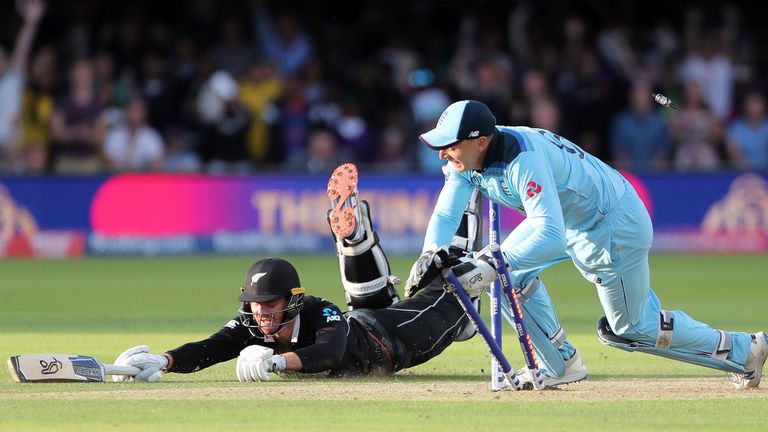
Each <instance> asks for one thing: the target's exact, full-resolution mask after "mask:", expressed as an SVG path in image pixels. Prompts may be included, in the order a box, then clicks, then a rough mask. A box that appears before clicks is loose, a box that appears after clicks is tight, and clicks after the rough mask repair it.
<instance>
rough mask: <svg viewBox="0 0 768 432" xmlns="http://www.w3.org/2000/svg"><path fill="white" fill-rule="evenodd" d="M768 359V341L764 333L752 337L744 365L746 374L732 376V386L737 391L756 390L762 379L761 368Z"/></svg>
mask: <svg viewBox="0 0 768 432" xmlns="http://www.w3.org/2000/svg"><path fill="white" fill-rule="evenodd" d="M766 358H768V339H766V335H765V333H764V332H759V333H754V334H753V335H752V345H751V346H750V347H749V356H747V362H746V363H744V369H746V371H747V373H743V374H742V373H735V374H733V385H735V386H736V388H739V389H745V388H756V387H757V386H759V385H760V379H761V378H762V377H763V366H765V359H766Z"/></svg>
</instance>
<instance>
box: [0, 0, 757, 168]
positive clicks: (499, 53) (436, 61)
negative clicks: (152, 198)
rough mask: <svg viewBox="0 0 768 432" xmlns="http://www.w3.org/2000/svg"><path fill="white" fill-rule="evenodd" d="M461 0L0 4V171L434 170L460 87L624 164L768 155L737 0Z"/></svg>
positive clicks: (749, 163)
mask: <svg viewBox="0 0 768 432" xmlns="http://www.w3.org/2000/svg"><path fill="white" fill-rule="evenodd" d="M455 3H456V4H451V3H450V2H448V3H437V2H430V1H427V0H414V1H412V2H394V3H392V2H366V3H364V4H361V5H358V6H353V5H351V4H347V3H345V2H340V3H338V4H337V2H276V1H275V2H267V1H263V0H251V1H237V2H234V1H215V0H188V1H165V2H148V1H143V0H140V1H136V2H131V3H128V4H122V5H121V7H120V8H119V9H120V10H117V9H116V8H115V7H113V5H111V2H98V1H96V0H72V1H69V2H50V4H46V2H45V1H44V0H18V1H15V2H11V1H8V2H3V5H2V6H0V47H2V48H0V174H4V175H10V174H99V173H108V172H121V171H170V172H204V173H216V174H247V173H255V172H263V171H289V172H292V171H295V172H322V173H327V172H329V171H330V170H332V169H333V167H334V166H335V165H336V164H338V163H340V162H343V161H347V160H351V161H354V162H356V163H358V164H361V165H366V166H370V168H371V169H376V170H381V171H387V172H409V171H419V170H421V171H432V172H434V170H435V169H436V168H437V166H439V164H440V161H439V160H438V159H437V158H436V156H435V154H434V152H431V151H428V149H427V148H426V146H423V145H421V144H420V143H419V141H418V138H417V137H418V134H419V133H420V132H423V131H425V130H428V129H430V128H432V127H433V126H434V124H435V122H436V121H437V118H438V116H439V115H440V113H441V112H442V111H443V109H444V108H445V107H447V106H448V105H449V104H450V103H451V102H453V101H455V100H459V99H466V98H472V99H477V100H481V101H483V102H485V103H486V104H488V105H489V106H490V107H491V110H492V111H493V112H494V113H495V114H496V116H497V120H498V123H499V124H509V125H529V126H532V127H541V128H546V129H549V130H552V131H553V132H556V133H559V134H561V135H563V136H565V137H567V138H569V139H570V140H571V141H574V142H575V143H577V144H578V145H580V146H581V147H582V148H584V149H585V150H588V151H589V152H591V153H593V154H595V155H597V156H599V157H601V158H603V159H605V160H607V161H609V162H612V163H613V164H614V166H617V167H619V168H626V169H633V170H639V171H648V170H676V171H707V170H719V169H744V170H755V171H762V172H766V171H768V113H767V112H766V87H765V84H766V79H765V76H766V72H767V71H766V66H768V65H767V64H766V63H767V62H766V60H768V59H766V52H765V50H764V47H761V46H760V41H761V40H762V41H765V40H768V38H767V37H766V34H765V33H766V28H765V27H764V26H763V25H762V23H761V21H760V19H759V18H760V17H759V16H750V14H749V13H748V10H747V9H745V8H744V7H742V6H740V5H739V4H738V3H734V4H732V3H721V2H712V3H705V4H703V5H702V4H697V3H694V2H688V1H682V2H679V3H670V2H655V1H651V2H650V3H647V2H642V3H638V2H615V3H616V4H610V5H607V4H605V3H603V2H597V1H584V2H582V3H577V4H576V6H574V3H573V2H567V1H565V0H554V1H551V2H550V1H548V2H533V1H517V2H501V1H499V2H492V1H481V2H464V3H462V2H455ZM659 92H660V93H663V94H664V95H666V96H667V97H669V98H670V99H672V100H673V102H674V103H675V104H676V105H677V106H679V108H678V109H673V108H666V107H662V106H660V105H658V104H656V103H655V102H654V101H653V97H652V96H651V94H652V93H659Z"/></svg>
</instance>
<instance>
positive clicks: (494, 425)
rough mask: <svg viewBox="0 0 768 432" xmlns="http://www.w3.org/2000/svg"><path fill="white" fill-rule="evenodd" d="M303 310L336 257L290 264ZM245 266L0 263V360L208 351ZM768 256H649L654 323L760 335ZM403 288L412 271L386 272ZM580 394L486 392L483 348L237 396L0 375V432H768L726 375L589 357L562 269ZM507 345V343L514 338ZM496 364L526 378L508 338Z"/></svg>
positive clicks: (558, 284) (580, 300)
mask: <svg viewBox="0 0 768 432" xmlns="http://www.w3.org/2000/svg"><path fill="white" fill-rule="evenodd" d="M289 259H290V260H291V261H292V262H294V264H295V265H296V267H297V268H298V269H299V273H300V275H301V279H302V282H303V284H304V286H306V287H307V289H308V292H309V293H310V294H312V295H319V296H324V297H326V298H328V299H330V300H331V301H334V302H336V303H337V304H343V294H342V291H341V286H340V283H339V282H338V270H337V267H336V264H335V261H334V258H333V257H327V256H322V257H289ZM251 260H252V259H251V257H195V258H154V259H123V258H102V259H99V258H89V259H84V260H80V261H0V357H2V358H3V361H4V359H5V358H7V357H8V356H10V355H14V354H29V353H36V352H64V353H75V354H87V355H95V356H97V357H98V358H100V359H101V360H102V361H105V362H111V361H112V360H113V359H114V357H115V356H116V355H117V354H118V353H120V352H121V351H122V350H124V349H125V348H128V347H131V346H134V345H139V344H149V345H150V346H151V347H152V349H153V351H154V352H158V353H159V352H162V351H164V350H166V349H170V348H173V347H176V346H177V345H180V344H182V343H184V342H187V341H190V340H197V339H201V338H204V337H206V336H208V335H209V334H211V333H213V332H214V331H216V330H217V329H218V328H219V327H221V326H222V325H223V324H224V323H225V322H226V321H227V320H228V319H229V318H231V317H232V316H234V315H235V314H236V310H237V306H238V305H237V302H236V297H237V295H238V289H239V286H240V283H241V281H242V277H243V275H244V273H245V271H246V269H247V268H248V266H249V264H250V263H251ZM767 262H768V260H767V259H766V257H765V256H743V257H741V256H737V257H734V256H655V257H653V258H652V262H651V268H652V272H651V273H652V280H653V285H654V287H655V289H656V291H657V293H658V294H659V297H660V298H661V299H662V302H663V305H664V307H665V308H666V309H683V310H685V311H686V312H688V313H689V314H691V315H692V316H694V317H695V318H697V319H700V320H702V321H705V322H708V323H710V324H712V325H714V326H716V327H720V328H725V329H738V330H748V331H750V332H753V331H757V330H761V329H768V319H767V315H766V313H765V310H766V309H765V305H766V304H768V271H767V270H766V263H767ZM392 266H393V271H394V272H395V273H396V274H399V275H400V276H403V277H405V276H407V273H408V270H409V267H410V259H392ZM545 281H546V283H547V287H548V288H549V291H550V294H551V295H552V297H553V300H554V301H555V304H556V305H557V307H558V312H559V315H560V319H561V322H562V323H563V325H564V327H565V329H566V331H567V332H568V334H569V337H570V339H571V340H572V341H573V342H574V343H575V344H576V345H577V346H578V347H579V348H580V350H581V352H582V356H583V357H584V360H585V362H586V364H587V366H588V367H589V370H590V376H589V380H588V381H585V382H583V383H578V384H574V385H571V386H568V387H566V388H565V389H564V390H558V391H546V392H502V393H491V392H489V391H488V387H489V372H488V369H489V368H488V365H489V358H488V353H487V349H486V348H485V347H484V346H483V345H482V342H481V341H480V339H479V338H474V339H472V340H471V341H469V342H464V343H457V344H454V345H452V346H451V347H449V348H448V350H446V352H445V353H444V354H443V355H441V356H439V357H437V358H436V359H434V360H432V361H430V362H428V363H427V364H425V365H422V366H419V367H416V368H413V369H409V370H406V371H402V372H400V373H398V374H397V375H396V376H395V377H394V378H392V379H387V380H381V379H378V380H372V379H359V380H327V379H318V378H309V379H296V378H289V379H282V380H281V379H279V378H276V379H275V380H273V381H272V382H269V383H238V382H236V381H235V377H234V361H230V362H227V363H223V364H219V365H216V366H214V367H211V368H209V369H206V370H204V371H202V372H199V373H196V374H190V375H180V374H168V375H166V376H165V378H164V379H163V381H161V382H159V383H155V384H141V383H107V384H95V383H94V384H69V383H68V384H25V385H21V384H16V383H14V382H13V381H12V380H11V377H10V374H9V373H8V371H7V370H6V369H5V368H4V367H1V368H0V431H2V432H5V431H21V430H41V431H42V430H45V431H51V430H72V431H82V430H114V431H120V430H157V431H175V430H222V431H228V432H231V431H232V430H233V427H238V426H246V427H249V428H251V429H261V428H264V427H274V428H278V427H279V428H298V429H301V430H329V429H332V430H347V429H353V428H360V427H363V428H365V429H366V430H424V429H426V428H439V429H440V430H490V429H502V428H503V429H509V428H515V429H518V430H523V429H527V428H535V429H536V430H569V431H573V430H610V429H619V428H620V429H621V430H622V431H626V430H659V429H661V430H669V429H675V430H696V431H700V430H729V429H731V430H765V429H766V422H765V419H764V416H763V415H762V412H763V411H764V409H765V407H766V403H768V386H767V387H766V388H761V389H758V390H756V391H737V390H735V389H733V388H732V387H731V384H730V383H729V382H728V381H727V378H726V376H725V374H724V373H721V372H718V371H714V370H709V369H704V368H698V367H695V366H690V365H686V364H683V363H679V362H673V361H669V360H664V359H660V358H656V357H652V356H647V355H642V354H630V353H625V352H622V351H619V350H616V349H612V348H608V347H605V346H602V345H600V344H599V343H598V342H597V338H596V336H595V333H594V325H595V322H596V320H597V318H598V317H599V316H600V315H601V309H600V305H599V302H598V299H597V296H596V294H595V292H594V287H593V286H591V285H590V284H588V283H587V282H586V281H585V280H584V279H582V278H581V276H580V275H579V274H578V272H577V271H576V270H575V269H574V268H573V266H571V265H570V264H560V265H558V266H556V267H554V268H552V269H551V270H548V271H547V273H546V275H545ZM510 333H511V332H510ZM505 344H506V345H505V346H506V347H507V348H506V349H505V352H507V354H508V358H509V359H510V361H511V362H512V363H513V364H517V365H522V357H521V356H520V354H519V352H518V351H517V347H516V342H515V340H514V338H513V337H512V336H511V334H510V336H508V337H507V338H505Z"/></svg>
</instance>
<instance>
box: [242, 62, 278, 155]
mask: <svg viewBox="0 0 768 432" xmlns="http://www.w3.org/2000/svg"><path fill="white" fill-rule="evenodd" d="M282 92H283V84H282V82H281V81H280V78H279V77H278V76H277V70H276V67H275V63H274V62H273V61H271V60H254V61H252V62H251V64H250V66H249V67H248V74H247V75H246V77H245V79H244V80H243V81H241V82H240V101H241V102H242V103H243V105H244V106H245V107H246V108H248V110H249V111H250V113H251V129H250V131H249V132H248V143H247V146H248V155H249V156H250V158H251V160H252V161H253V162H260V163H265V162H276V160H277V155H276V150H275V149H274V148H271V147H272V146H271V144H272V142H273V140H272V138H271V137H270V125H271V124H272V123H274V122H276V121H277V106H276V104H277V102H278V100H279V99H280V96H281V94H282Z"/></svg>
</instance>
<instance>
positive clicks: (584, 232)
mask: <svg viewBox="0 0 768 432" xmlns="http://www.w3.org/2000/svg"><path fill="white" fill-rule="evenodd" d="M420 139H421V140H422V141H423V142H424V144H426V145H427V146H429V147H430V148H431V149H433V150H437V151H438V152H439V157H440V159H445V160H446V161H447V162H448V163H447V170H446V175H445V184H444V186H443V188H442V191H441V192H440V195H439V197H438V200H437V203H436V205H435V209H434V212H433V214H432V217H431V219H430V221H429V225H428V227H427V232H426V236H425V239H424V247H423V253H422V256H421V257H420V258H419V260H418V261H417V263H416V264H415V265H414V268H413V270H412V271H411V277H410V278H409V280H408V281H407V282H406V287H405V288H406V296H407V295H408V294H411V293H414V292H418V290H419V289H420V288H421V287H422V286H424V278H423V277H422V274H423V273H424V271H423V269H424V268H425V267H429V265H430V260H432V259H433V257H435V256H437V255H439V252H438V251H445V250H446V248H447V247H448V246H449V245H450V244H451V241H452V238H453V236H454V232H455V231H456V228H457V227H458V226H459V223H460V220H461V216H462V213H463V212H464V210H465V207H466V206H467V203H468V201H470V200H471V197H472V194H473V193H474V192H476V191H478V190H479V191H480V192H481V193H482V194H483V195H485V196H487V197H488V198H489V199H490V200H491V201H492V202H495V203H498V204H499V205H503V206H506V207H509V208H511V209H514V210H516V211H518V212H520V213H521V214H523V215H524V216H526V218H525V219H524V221H523V222H522V223H520V225H518V226H517V227H516V228H515V229H514V230H513V231H512V232H511V233H510V234H509V236H508V237H507V238H506V239H505V240H504V242H503V243H502V244H501V251H502V253H503V256H504V259H505V261H506V264H507V266H508V268H509V270H510V271H509V273H510V276H511V278H512V280H511V283H512V286H513V287H516V289H517V290H518V293H519V295H520V297H522V299H523V301H524V303H523V309H524V317H525V323H526V325H527V327H528V330H529V333H530V336H531V338H532V340H533V343H534V346H535V349H536V352H537V356H538V359H539V361H540V363H541V365H542V373H543V374H544V375H545V380H544V381H545V385H548V386H557V385H561V384H568V383H571V382H575V381H579V380H582V379H584V378H585V377H586V375H587V369H586V367H585V366H584V364H583V362H582V361H581V356H580V355H579V352H578V351H577V350H576V349H575V348H574V346H573V345H572V344H571V343H570V342H569V340H568V338H567V337H566V335H565V332H564V331H563V329H562V327H561V326H560V323H559V321H558V318H557V315H556V313H555V309H554V306H553V304H552V300H551V299H550V297H549V295H548V294H547V290H546V288H545V286H544V282H543V281H542V280H541V279H540V278H539V276H540V274H541V272H542V271H543V270H545V269H546V268H548V267H549V266H551V265H553V264H555V263H557V262H560V261H563V260H566V259H570V260H572V261H573V263H574V265H575V266H576V268H577V269H578V270H579V271H580V272H581V274H582V275H583V276H584V277H585V278H586V279H587V280H588V281H590V282H591V283H593V284H595V286H596V287H597V293H598V297H599V298H600V303H601V304H602V306H603V310H604V311H605V316H604V317H603V318H601V319H600V320H599V321H598V328H597V331H598V337H599V339H600V341H601V342H602V343H604V344H607V345H610V346H613V347H616V348H620V349H623V350H626V351H640V352H645V353H649V354H655V355H659V356H663V357H668V358H672V359H675V360H680V361H684V362H688V363H693V364H696V365H700V366H705V367H710V368H714V369H719V370H722V371H727V372H731V373H732V374H733V382H734V384H735V385H736V387H738V388H753V387H757V386H758V385H759V384H760V379H761V376H762V371H763V365H764V363H765V361H766V357H768V341H767V340H766V335H765V333H764V332H759V333H755V334H751V335H750V334H747V333H742V332H729V331H723V330H718V329H714V328H712V327H710V326H709V325H707V324H704V323H702V322H699V321H696V320H694V319H693V318H691V317H690V316H688V315H687V314H686V313H685V312H683V311H680V310H665V309H662V307H661V303H660V301H659V299H658V298H657V296H656V294H655V293H654V292H653V290H652V289H651V285H650V271H649V266H648V252H649V250H650V247H651V240H652V237H653V227H652V225H651V219H650V216H649V215H648V212H647V211H646V208H645V206H644V205H643V202H642V201H641V200H640V198H639V197H638V195H637V193H636V192H635V190H634V188H633V187H632V186H631V185H630V183H629V182H628V181H627V180H626V179H625V178H624V177H623V176H622V175H621V174H619V173H618V172H617V171H616V170H614V169H613V168H611V167H609V166H608V165H607V164H605V163H603V162H602V161H600V160H599V159H597V158H595V157H594V156H592V155H590V154H589V153H587V152H585V151H584V150H582V149H581V148H580V147H579V146H577V145H576V144H574V143H572V142H570V141H569V140H567V139H565V138H563V137H561V136H559V135H557V134H554V133H552V132H550V131H547V130H544V129H534V128H529V127H517V126H516V127H509V126H497V125H496V119H495V117H494V116H493V114H492V113H491V112H490V110H489V109H488V107H487V106H486V105H485V104H483V103H481V102H477V101H471V100H465V101H460V102H456V103H454V104H452V105H450V106H449V107H448V108H447V109H446V110H445V111H444V112H443V113H442V115H441V116H440V119H439V120H438V122H437V125H436V127H435V128H434V129H432V130H430V131H429V132H426V133H424V134H422V135H421V136H420ZM474 260H475V264H476V269H475V271H476V272H477V273H479V274H481V275H483V276H484V280H485V281H488V280H489V278H494V277H495V270H494V269H493V265H492V264H490V263H488V262H486V261H487V256H486V255H485V254H483V253H478V254H476V255H475V258H474ZM467 291H468V292H469V291H470V290H469V289H468V290H467ZM470 294H473V293H470ZM474 295H479V293H478V292H474ZM503 306H506V305H503ZM526 372H527V370H525V369H523V370H521V371H520V373H519V375H520V376H521V378H522V379H523V380H525V379H527V380H529V381H530V374H528V375H527V376H526Z"/></svg>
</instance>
